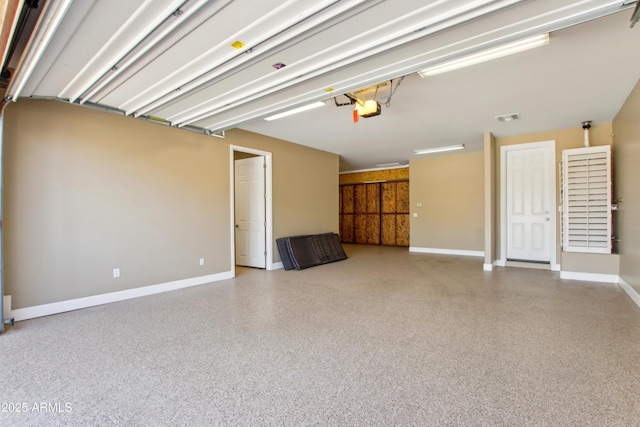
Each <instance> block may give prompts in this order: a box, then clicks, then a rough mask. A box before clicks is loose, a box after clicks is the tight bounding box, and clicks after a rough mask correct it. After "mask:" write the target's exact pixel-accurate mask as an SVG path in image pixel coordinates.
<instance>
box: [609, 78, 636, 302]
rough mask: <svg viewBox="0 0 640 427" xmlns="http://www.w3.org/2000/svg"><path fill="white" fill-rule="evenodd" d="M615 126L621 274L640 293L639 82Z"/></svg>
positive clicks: (614, 188) (615, 186)
mask: <svg viewBox="0 0 640 427" xmlns="http://www.w3.org/2000/svg"><path fill="white" fill-rule="evenodd" d="M613 130H614V132H615V138H614V144H613V155H612V157H613V174H614V178H613V179H614V181H613V182H614V186H613V192H614V200H617V199H619V198H622V200H623V201H622V203H621V204H620V207H619V209H620V210H619V211H618V212H616V213H615V214H614V215H615V216H614V218H615V219H616V221H614V225H615V228H614V235H615V236H617V237H618V238H619V239H620V242H619V243H618V247H619V252H620V277H622V278H623V279H624V280H625V281H626V282H627V283H629V285H631V286H632V287H633V288H634V289H635V291H636V292H638V293H640V82H638V83H637V84H636V86H635V88H634V89H633V91H632V92H631V94H630V95H629V97H628V98H627V100H626V102H625V103H624V104H623V106H622V108H621V109H620V112H619V113H618V115H617V116H616V118H615V119H614V121H613ZM616 217H617V218H616Z"/></svg>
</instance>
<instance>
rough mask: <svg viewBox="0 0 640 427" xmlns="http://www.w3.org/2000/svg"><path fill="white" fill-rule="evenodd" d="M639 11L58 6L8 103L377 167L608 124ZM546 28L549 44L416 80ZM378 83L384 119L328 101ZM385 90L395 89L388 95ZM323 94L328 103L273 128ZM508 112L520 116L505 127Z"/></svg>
mask: <svg viewBox="0 0 640 427" xmlns="http://www.w3.org/2000/svg"><path fill="white" fill-rule="evenodd" d="M634 3H635V2H633V1H626V2H625V1H624V0H615V1H611V0H609V1H607V0H535V1H532V0H530V1H518V0H493V1H492V0H460V1H444V0H440V1H424V0H421V1H419V0H393V1H391V0H387V1H383V0H366V1H363V0H341V1H338V0H313V1H310V0H305V1H303V0H289V1H282V0H261V1H260V2H256V1H250V0H235V1H233V0H218V1H211V0H189V1H185V0H149V1H139V2H132V1H130V0H75V1H72V0H59V1H53V0H50V1H48V2H46V3H45V6H44V8H43V9H44V10H43V12H42V13H41V14H40V20H39V22H38V24H37V25H36V27H35V29H34V30H33V32H32V35H31V38H30V40H29V43H28V45H27V48H26V49H25V50H24V53H23V54H22V56H21V57H20V58H19V61H15V59H14V62H16V63H17V65H16V70H15V71H14V72H13V76H12V78H11V80H10V82H9V86H8V89H7V92H6V96H7V97H10V99H11V100H14V101H15V100H17V99H19V98H23V97H34V98H54V99H59V100H63V101H66V102H71V103H76V104H83V105H87V106H92V107H96V108H102V109H105V110H109V111H113V112H117V113H119V114H125V115H131V116H134V117H139V118H143V119H147V120H153V121H156V122H158V123H162V124H164V125H167V126H176V127H181V128H184V129H188V130H192V131H196V132H204V133H206V134H211V135H221V134H222V133H223V132H224V131H225V130H228V129H232V128H236V127H239V128H242V129H246V130H250V131H253V132H257V133H260V134H264V135H269V136H273V137H276V138H280V139H284V140H287V141H291V142H295V143H298V144H302V145H306V146H310V147H314V148H318V149H321V150H326V151H329V152H332V153H337V154H339V155H340V156H341V160H340V169H341V170H342V171H346V170H360V169H368V168H374V167H376V165H378V164H381V163H391V162H407V161H408V160H409V159H412V158H416V156H415V155H414V154H413V150H415V149H422V148H429V147H437V146H444V145H452V144H465V146H466V150H471V151H473V150H480V149H481V146H482V141H483V133H484V132H485V131H491V132H493V133H494V134H495V135H496V136H506V135H513V134H521V133H527V132H537V131H543V130H551V129H559V128H567V127H573V126H575V127H579V126H580V122H582V121H584V120H592V121H593V122H594V124H598V123H602V122H610V121H611V120H612V119H613V118H614V116H615V114H616V113H617V111H618V109H619V108H620V106H621V105H622V103H623V102H624V100H625V98H626V96H627V95H628V94H629V93H630V91H631V89H632V88H633V86H634V85H635V83H636V82H637V81H638V78H639V77H640V56H639V55H637V52H638V48H639V47H640V28H635V29H630V28H629V20H630V18H631V15H632V11H633V6H634ZM546 32H549V33H551V35H550V43H549V45H548V46H544V47H540V48H536V49H533V50H530V51H527V52H523V53H519V54H516V55H513V56H509V57H505V58H501V59H498V60H494V61H491V62H486V63H483V64H478V65H475V66H472V67H468V68H464V69H460V70H457V71H453V72H449V73H446V74H441V75H437V76H433V77H428V78H425V79H422V78H420V77H419V76H418V75H417V74H416V71H418V70H420V69H422V68H425V67H426V66H429V65H433V64H438V63H441V62H443V61H445V60H448V59H454V58H459V57H462V56H465V55H468V54H471V53H475V52H479V51H482V50H486V49H488V48H491V47H494V46H498V45H501V44H504V43H507V42H512V41H515V40H518V39H521V38H524V37H527V36H531V35H536V34H541V33H546ZM9 59H11V58H9ZM276 64H284V66H278V67H274V66H275V65H276ZM403 76H404V78H403V79H401V78H402V77H403ZM389 81H393V83H392V84H389V83H388V82H389ZM380 82H387V85H386V86H384V87H381V88H380V89H379V90H378V95H377V99H380V100H381V101H382V103H383V104H385V103H386V101H389V102H388V103H387V104H386V105H383V106H382V113H381V115H379V116H376V117H371V118H360V120H359V122H358V123H353V120H352V111H353V106H351V105H345V106H336V104H335V102H334V99H335V100H337V101H338V102H340V103H346V102H347V101H348V99H347V98H346V97H344V96H343V95H342V94H344V93H346V92H353V91H357V90H358V89H361V88H364V87H368V86H371V85H375V84H377V83H380ZM398 83H400V84H399V85H398ZM390 87H393V88H394V89H396V88H397V89H396V91H395V93H394V94H393V96H392V97H391V99H390V100H388V95H389V88H390ZM319 100H326V101H327V102H326V105H325V106H323V107H321V108H318V109H314V110H310V111H307V112H304V113H300V114H297V115H293V116H289V117H287V118H283V119H279V120H275V121H265V120H263V118H264V117H267V116H270V115H273V114H275V113H278V112H282V111H286V110H288V109H291V108H294V107H298V106H302V105H306V104H308V103H310V102H313V101H319ZM510 113H519V114H520V116H521V119H520V120H518V121H513V122H508V123H501V122H498V121H497V120H496V119H495V116H497V115H502V114H510ZM215 141H216V140H215V139H212V142H213V143H215Z"/></svg>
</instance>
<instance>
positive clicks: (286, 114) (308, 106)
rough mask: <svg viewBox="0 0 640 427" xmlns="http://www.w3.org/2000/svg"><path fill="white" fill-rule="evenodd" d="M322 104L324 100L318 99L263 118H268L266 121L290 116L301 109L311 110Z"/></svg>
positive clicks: (300, 111)
mask: <svg viewBox="0 0 640 427" xmlns="http://www.w3.org/2000/svg"><path fill="white" fill-rule="evenodd" d="M324 105H325V103H324V102H322V101H318V102H314V103H313V104H308V105H303V106H302V107H298V108H294V109H293V110H289V111H285V112H284V113H279V114H275V115H273V116H269V117H265V118H264V119H265V120H268V121H271V120H277V119H281V118H283V117H287V116H290V115H292V114H298V113H302V112H303V111H307V110H311V109H313V108H318V107H323V106H324Z"/></svg>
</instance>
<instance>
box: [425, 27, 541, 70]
mask: <svg viewBox="0 0 640 427" xmlns="http://www.w3.org/2000/svg"><path fill="white" fill-rule="evenodd" d="M548 44H549V33H545V34H540V35H537V36H533V37H528V38H526V39H522V40H518V41H517V42H513V43H508V44H504V45H501V46H498V47H495V48H493V49H488V50H485V51H482V52H478V53H474V54H472V55H467V56H463V57H462V58H458V59H454V60H452V61H447V62H443V63H441V64H438V65H434V66H433V67H429V68H425V69H424V70H421V71H418V74H419V75H420V77H422V78H425V77H429V76H435V75H437V74H442V73H446V72H448V71H453V70H458V69H460V68H464V67H469V66H471V65H476V64H480V63H483V62H487V61H491V60H493V59H498V58H502V57H505V56H508V55H513V54H515V53H519V52H523V51H525V50H529V49H533V48H536V47H541V46H546V45H548Z"/></svg>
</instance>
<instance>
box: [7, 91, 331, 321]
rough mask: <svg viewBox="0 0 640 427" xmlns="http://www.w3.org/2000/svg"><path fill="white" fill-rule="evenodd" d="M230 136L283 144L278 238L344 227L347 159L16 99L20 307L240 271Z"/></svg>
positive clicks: (10, 180)
mask: <svg viewBox="0 0 640 427" xmlns="http://www.w3.org/2000/svg"><path fill="white" fill-rule="evenodd" d="M230 144H233V145H243V146H247V147H253V148H257V149H261V150H264V151H271V152H273V169H274V177H273V187H274V190H273V192H274V208H273V221H274V238H275V237H278V236H283V235H289V234H301V233H314V232H319V231H337V228H338V218H337V212H338V201H337V194H336V191H335V189H336V188H337V185H338V157H337V156H336V155H333V154H329V153H325V152H321V151H317V150H313V149H310V148H306V147H301V146H297V145H294V144H290V143H287V142H284V141H279V140H275V139H273V138H268V137H263V136H259V135H255V134H251V133H249V132H243V131H230V132H227V138H226V139H218V138H212V137H207V136H204V135H201V134H196V133H192V132H188V131H182V130H178V129H173V128H168V127H166V126H162V125H157V124H152V123H147V122H144V121H140V120H136V119H132V118H128V117H122V116H118V115H114V114H109V113H104V112H101V111H96V110H91V109H86V108H83V107H79V106H74V105H69V104H65V103H61V102H56V101H42V100H41V101H36V100H21V101H19V102H18V103H15V104H12V105H10V106H9V107H8V108H7V110H6V112H5V120H4V145H5V148H4V165H5V166H4V177H3V178H4V207H3V209H4V210H3V215H4V228H3V230H4V256H5V294H11V295H13V308H14V309H17V308H24V307H30V306H34V305H40V304H45V303H50V302H57V301H64V300H68V299H73V298H79V297H85V296H91V295H98V294H103V293H108V292H114V291H120V290H125V289H131V288H136V287H141V286H147V285H154V284H159V283H165V282H169V281H174V280H180V279H186V278H191V277H199V276H205V275H209V274H215V273H221V272H227V271H229V270H231V254H230V247H231V245H230V231H231V230H230V227H231V222H230V205H229V203H230V170H229V164H230V161H229V156H230V148H229V145H230ZM276 256H277V252H276ZM199 258H205V260H206V264H205V266H202V267H201V266H199V263H198V260H199ZM276 261H277V259H276ZM114 268H120V269H121V277H120V278H119V279H114V278H113V277H112V270H113V269H114Z"/></svg>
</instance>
